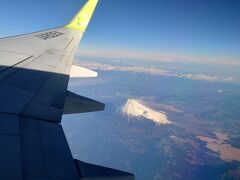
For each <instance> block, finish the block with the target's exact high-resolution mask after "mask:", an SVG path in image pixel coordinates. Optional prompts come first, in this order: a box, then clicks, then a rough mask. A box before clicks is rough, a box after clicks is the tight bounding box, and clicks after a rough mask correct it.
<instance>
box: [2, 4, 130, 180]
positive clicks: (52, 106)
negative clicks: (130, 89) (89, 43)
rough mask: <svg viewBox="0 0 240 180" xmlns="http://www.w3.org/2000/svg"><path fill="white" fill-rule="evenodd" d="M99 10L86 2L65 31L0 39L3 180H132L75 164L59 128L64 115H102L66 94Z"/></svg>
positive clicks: (119, 173) (90, 103) (90, 102)
mask: <svg viewBox="0 0 240 180" xmlns="http://www.w3.org/2000/svg"><path fill="white" fill-rule="evenodd" d="M96 5H97V0H88V1H87V2H86V4H85V5H84V6H83V8H82V9H81V10H80V11H79V13H78V14H77V15H76V16H75V17H74V18H73V20H72V21H71V23H70V24H68V25H67V26H64V27H60V28H55V29H50V30H46V31H42V32H36V33H31V34H26V35H20V36H15V37H9V38H2V39H0V147H1V149H0V179H3V180H5V179H6V180H11V179H13V180H15V179H29V180H31V179H34V180H35V179H37V180H40V179H41V180H42V179H46V180H47V179H54V180H55V179H81V178H83V179H95V178H100V179H101V178H102V179H104V178H106V179H114V178H116V179H133V178H134V176H133V175H132V174H129V173H126V172H122V171H118V170H113V169H109V168H105V167H100V166H97V165H91V164H88V163H85V162H81V161H78V160H74V159H73V156H72V154H71V152H70V149H69V146H68V143H67V140H66V137H65V135H64V132H63V129H62V126H61V124H60V123H61V118H62V114H63V113H66V114H71V113H79V112H90V111H94V110H102V109H104V104H102V103H99V102H97V101H93V100H90V99H88V98H84V97H82V96H79V95H77V94H74V93H72V92H68V91H67V86H68V81H69V75H70V73H71V68H72V62H73V56H74V54H75V51H76V49H77V47H78V44H79V41H80V39H81V37H82V35H83V33H84V32H85V29H86V27H87V25H88V23H89V21H90V18H91V16H92V14H93V12H94V9H95V7H96ZM78 70H79V68H76V67H74V72H75V75H76V74H78V75H79V73H76V71H78ZM81 70H82V69H81ZM83 72H86V71H85V70H83ZM92 73H93V72H92ZM80 75H81V73H80ZM95 75H96V74H94V73H93V74H92V76H95ZM76 77H78V76H76Z"/></svg>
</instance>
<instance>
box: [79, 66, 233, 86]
mask: <svg viewBox="0 0 240 180" xmlns="http://www.w3.org/2000/svg"><path fill="white" fill-rule="evenodd" d="M80 66H83V67H86V68H89V69H92V70H100V71H123V72H133V73H144V74H149V75H153V76H169V77H178V78H185V79H193V80H203V81H209V82H232V81H234V79H233V78H232V77H229V76H228V77H222V76H221V77H220V76H212V75H208V74H192V73H178V72H172V71H168V70H164V69H160V68H153V67H145V66H118V65H109V64H105V63H99V62H81V63H80Z"/></svg>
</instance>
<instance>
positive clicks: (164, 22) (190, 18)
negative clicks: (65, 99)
mask: <svg viewBox="0 0 240 180" xmlns="http://www.w3.org/2000/svg"><path fill="white" fill-rule="evenodd" d="M83 4H84V1H83V0H41V1H37V0H21V1H19V0H1V1H0V23H1V28H0V36H1V37H3V36H8V35H16V34H22V33H26V32H32V31H38V30H42V29H47V28H51V27H56V26H60V25H64V24H66V23H68V21H70V20H71V18H72V16H73V15H74V14H75V13H76V12H77V11H78V9H79V7H80V6H81V5H83ZM239 19H240V1H239V0H145V1H143V0H100V2H99V5H98V7H97V9H96V12H95V14H94V17H93V19H92V21H91V23H90V25H89V27H88V29H87V33H86V34H85V37H84V38H83V40H82V42H81V47H82V48H83V49H89V50H99V49H100V50H104V51H121V52H124V51H134V52H139V53H142V52H144V53H148V54H157V53H159V54H170V55H176V56H177V55H179V56H189V57H191V58H194V57H206V58H209V59H211V58H212V59H214V60H218V59H224V60H229V61H237V62H240V50H239V49H240V33H239V32H240V20H239Z"/></svg>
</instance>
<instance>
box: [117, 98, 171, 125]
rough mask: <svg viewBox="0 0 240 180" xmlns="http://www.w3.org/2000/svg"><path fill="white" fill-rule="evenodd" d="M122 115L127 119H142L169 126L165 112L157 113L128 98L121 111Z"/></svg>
mask: <svg viewBox="0 0 240 180" xmlns="http://www.w3.org/2000/svg"><path fill="white" fill-rule="evenodd" d="M121 111H122V114H123V115H126V116H128V117H131V116H132V117H144V118H146V119H149V120H151V121H153V122H155V123H156V124H158V125H160V124H170V123H171V122H170V121H169V120H168V119H167V115H166V113H165V112H162V111H160V112H158V111H155V110H153V109H151V108H150V107H147V106H145V105H144V102H142V101H139V100H136V99H133V98H130V99H128V100H127V102H126V104H125V105H124V106H123V107H122V109H121Z"/></svg>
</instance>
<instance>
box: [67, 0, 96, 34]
mask: <svg viewBox="0 0 240 180" xmlns="http://www.w3.org/2000/svg"><path fill="white" fill-rule="evenodd" d="M97 3H98V0H88V1H87V2H86V4H85V5H84V6H83V7H82V8H81V10H80V11H79V12H78V13H77V14H76V16H75V17H74V18H73V19H72V21H71V22H70V23H69V24H68V25H66V26H65V27H66V28H68V29H75V30H80V31H82V32H85V30H86V28H87V26H88V24H89V21H90V19H91V17H92V14H93V12H94V10H95V8H96V6H97Z"/></svg>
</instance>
